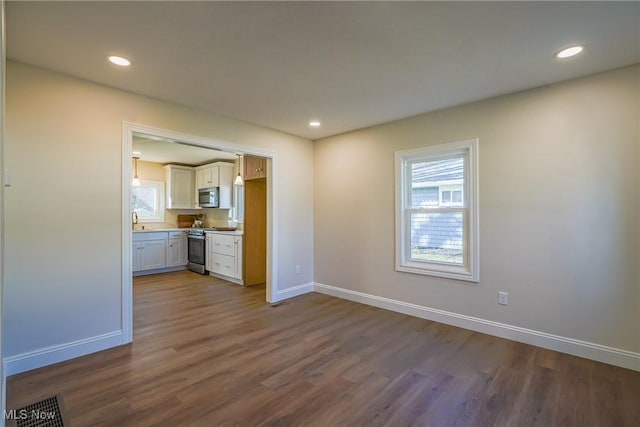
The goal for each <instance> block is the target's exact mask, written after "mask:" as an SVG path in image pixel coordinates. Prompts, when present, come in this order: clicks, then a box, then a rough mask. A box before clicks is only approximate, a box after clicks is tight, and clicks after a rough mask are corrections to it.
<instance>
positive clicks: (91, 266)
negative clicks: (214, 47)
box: [4, 62, 313, 357]
mask: <svg viewBox="0 0 640 427" xmlns="http://www.w3.org/2000/svg"><path fill="white" fill-rule="evenodd" d="M6 103H7V117H6V163H7V167H8V168H9V169H11V170H12V172H13V185H12V186H11V187H10V188H7V189H6V191H5V198H6V199H5V200H6V208H5V215H6V216H5V236H4V237H5V243H6V249H7V250H6V257H5V263H6V264H5V266H6V269H5V280H6V281H5V287H4V288H5V294H4V296H5V298H6V299H5V302H6V303H5V306H4V309H5V312H4V319H5V329H4V344H5V347H4V350H5V352H4V356H5V357H6V356H15V355H18V354H22V353H26V352H31V351H37V350H39V349H42V348H44V347H47V346H55V345H60V344H65V343H70V342H73V341H76V340H84V339H88V338H91V337H95V336H98V335H100V334H107V333H110V332H113V331H117V330H120V329H121V306H120V304H121V303H120V298H121V285H122V284H121V273H122V265H121V249H122V248H121V245H122V243H121V230H122V227H123V226H124V227H129V226H130V224H124V225H123V224H122V220H121V218H122V202H121V199H122V194H121V174H122V164H121V162H122V160H121V157H122V153H121V150H122V148H121V147H122V125H123V121H128V122H133V123H137V124H142V125H148V126H151V127H156V128H161V129H167V130H172V131H176V132H180V133H186V134H190V135H196V136H201V137H205V138H210V139H214V140H218V141H226V142H230V143H235V144H240V145H245V146H252V147H256V148H261V149H268V150H273V151H275V152H277V155H278V159H279V166H280V168H279V186H278V193H277V194H278V197H277V199H276V200H275V201H274V207H275V209H276V210H277V217H276V218H275V221H276V222H277V225H278V230H279V231H278V235H277V236H276V238H277V241H278V247H277V250H278V253H277V255H278V258H277V259H278V264H277V270H276V272H275V273H276V276H275V280H274V286H275V289H276V290H284V289H287V288H290V287H293V286H296V285H300V284H304V283H309V282H311V281H312V272H313V145H312V143H311V141H308V140H306V139H303V138H298V137H294V136H291V135H286V134H283V133H279V132H276V131H272V130H269V129H265V128H261V127H259V126H253V125H249V124H246V123H242V122H237V121H233V120H229V119H226V118H222V117H219V116H216V115H213V114H210V113H206V112H203V111H199V110H194V109H190V108H186V107H183V106H179V105H176V104H171V103H167V102H163V101H159V100H155V99H150V98H146V97H142V96H138V95H134V94H131V93H127V92H123V91H119V90H114V89H111V88H108V87H104V86H100V85H96V84H92V83H89V82H86V81H81V80H77V79H74V78H70V77H67V76H63V75H60V74H56V73H53V72H49V71H46V70H42V69H38V68H33V67H30V66H26V65H22V64H18V63H14V62H9V63H8V67H7V98H6ZM296 264H299V265H301V266H302V271H301V274H295V265H296Z"/></svg>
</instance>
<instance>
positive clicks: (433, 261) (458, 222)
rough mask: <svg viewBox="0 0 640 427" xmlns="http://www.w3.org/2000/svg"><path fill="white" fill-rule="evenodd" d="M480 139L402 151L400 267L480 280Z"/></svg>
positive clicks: (398, 194) (399, 177) (398, 219)
mask: <svg viewBox="0 0 640 427" xmlns="http://www.w3.org/2000/svg"><path fill="white" fill-rule="evenodd" d="M477 158H478V140H471V141H462V142H455V143H448V144H441V145H435V146H428V147H422V148H417V149H412V150H405V151H397V152H396V153H395V161H396V270H397V271H403V272H408V273H416V274H425V275H431V276H439V277H447V278H452V279H459V280H467V281H472V282H478V281H479V271H478V266H479V260H478V187H477V186H478V179H477V174H478V165H477V161H478V160H477Z"/></svg>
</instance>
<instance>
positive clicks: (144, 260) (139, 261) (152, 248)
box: [131, 231, 188, 273]
mask: <svg viewBox="0 0 640 427" xmlns="http://www.w3.org/2000/svg"><path fill="white" fill-rule="evenodd" d="M132 240H133V243H132V247H131V265H132V270H133V272H134V273H136V272H141V271H147V270H158V269H163V268H168V267H181V266H186V265H187V263H188V260H187V235H186V233H185V232H184V231H169V232H167V231H154V232H147V233H133V239H132Z"/></svg>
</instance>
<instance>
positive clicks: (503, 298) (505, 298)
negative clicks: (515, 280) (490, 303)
mask: <svg viewBox="0 0 640 427" xmlns="http://www.w3.org/2000/svg"><path fill="white" fill-rule="evenodd" d="M498 304H502V305H509V292H498Z"/></svg>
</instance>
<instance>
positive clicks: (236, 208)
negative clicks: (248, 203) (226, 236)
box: [229, 184, 244, 223]
mask: <svg viewBox="0 0 640 427" xmlns="http://www.w3.org/2000/svg"><path fill="white" fill-rule="evenodd" d="M233 200H234V204H233V209H232V210H231V212H229V213H230V215H231V220H232V221H234V222H239V223H242V222H244V184H242V185H235V184H234V185H233Z"/></svg>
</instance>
